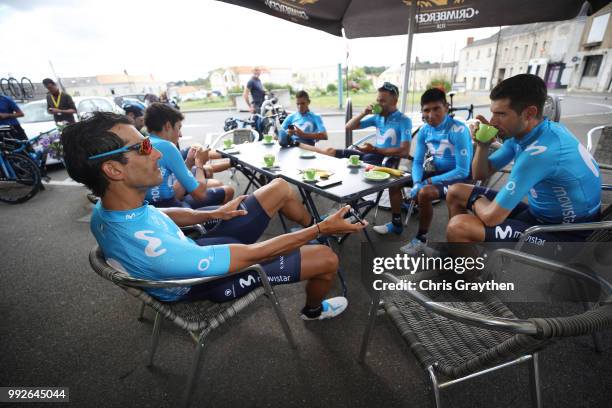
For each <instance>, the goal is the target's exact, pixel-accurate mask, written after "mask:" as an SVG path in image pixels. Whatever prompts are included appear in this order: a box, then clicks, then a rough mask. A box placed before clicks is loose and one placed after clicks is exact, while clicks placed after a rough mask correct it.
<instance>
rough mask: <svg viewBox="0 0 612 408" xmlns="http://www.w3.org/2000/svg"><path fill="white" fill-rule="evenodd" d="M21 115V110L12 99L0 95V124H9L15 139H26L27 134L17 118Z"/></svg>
mask: <svg viewBox="0 0 612 408" xmlns="http://www.w3.org/2000/svg"><path fill="white" fill-rule="evenodd" d="M22 116H23V112H22V111H21V109H19V106H17V104H16V103H15V101H14V100H12V99H11V98H9V97H8V96H5V95H0V126H10V127H11V128H12V137H14V138H15V139H21V140H28V136H27V135H26V133H25V131H24V130H23V128H22V127H21V125H20V124H19V121H18V120H17V118H21V117H22ZM0 141H1V140H0Z"/></svg>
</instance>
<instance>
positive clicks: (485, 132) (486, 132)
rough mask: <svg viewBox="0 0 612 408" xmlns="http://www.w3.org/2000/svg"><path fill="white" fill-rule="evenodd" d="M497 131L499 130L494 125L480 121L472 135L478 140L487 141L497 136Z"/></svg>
mask: <svg viewBox="0 0 612 408" xmlns="http://www.w3.org/2000/svg"><path fill="white" fill-rule="evenodd" d="M497 132H499V130H498V129H497V128H496V127H494V126H491V125H486V124H484V123H481V124H480V125H479V126H478V130H477V131H476V134H475V135H474V136H475V137H476V140H478V141H479V142H482V143H489V142H490V141H491V140H492V139H493V138H494V137H495V136H497Z"/></svg>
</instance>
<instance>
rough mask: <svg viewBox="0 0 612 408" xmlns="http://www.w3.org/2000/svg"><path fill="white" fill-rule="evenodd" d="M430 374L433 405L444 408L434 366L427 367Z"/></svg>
mask: <svg viewBox="0 0 612 408" xmlns="http://www.w3.org/2000/svg"><path fill="white" fill-rule="evenodd" d="M427 372H428V373H429V379H430V380H431V391H432V393H433V403H434V406H435V407H436V408H442V399H441V398H440V387H439V386H438V379H437V378H436V373H435V372H434V370H433V367H432V366H429V367H427Z"/></svg>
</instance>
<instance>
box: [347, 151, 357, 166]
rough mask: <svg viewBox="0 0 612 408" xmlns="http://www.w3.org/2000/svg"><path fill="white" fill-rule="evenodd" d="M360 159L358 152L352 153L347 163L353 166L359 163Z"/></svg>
mask: <svg viewBox="0 0 612 408" xmlns="http://www.w3.org/2000/svg"><path fill="white" fill-rule="evenodd" d="M359 161H360V157H359V155H358V154H352V155H350V156H349V163H351V164H352V165H353V166H357V165H358V164H359Z"/></svg>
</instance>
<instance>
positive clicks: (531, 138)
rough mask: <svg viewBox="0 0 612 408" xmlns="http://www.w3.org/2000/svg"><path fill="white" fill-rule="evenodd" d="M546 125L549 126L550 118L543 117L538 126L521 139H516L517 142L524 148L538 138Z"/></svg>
mask: <svg viewBox="0 0 612 408" xmlns="http://www.w3.org/2000/svg"><path fill="white" fill-rule="evenodd" d="M545 127H548V119H543V120H542V121H541V122H540V123H539V124H538V125H537V126H536V127H534V128H533V129H531V131H530V132H529V133H527V134H526V135H525V136H523V137H522V138H521V139H520V140H519V139H516V142H517V143H518V145H519V146H521V147H522V148H523V149H524V148H525V147H527V146H528V145H530V144H531V143H532V142H533V141H534V140H536V139H537V138H538V137H540V135H541V134H542V131H543V130H544V128H545Z"/></svg>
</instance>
